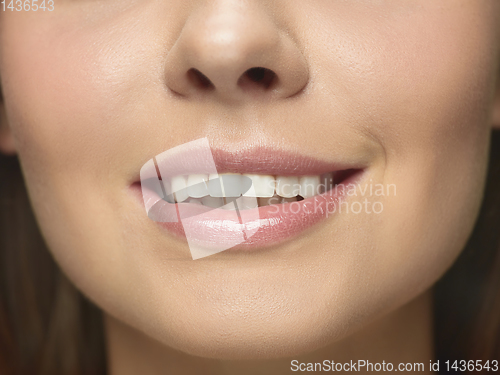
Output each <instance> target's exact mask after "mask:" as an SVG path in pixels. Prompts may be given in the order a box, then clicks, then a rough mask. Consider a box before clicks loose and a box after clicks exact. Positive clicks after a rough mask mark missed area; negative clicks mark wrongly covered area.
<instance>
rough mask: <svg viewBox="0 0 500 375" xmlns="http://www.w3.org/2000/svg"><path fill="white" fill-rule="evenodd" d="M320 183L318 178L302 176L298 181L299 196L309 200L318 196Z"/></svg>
mask: <svg viewBox="0 0 500 375" xmlns="http://www.w3.org/2000/svg"><path fill="white" fill-rule="evenodd" d="M320 183H321V181H320V177H319V176H302V177H301V178H300V180H299V184H300V193H299V195H300V196H301V197H303V198H311V197H314V196H315V195H318V194H319V185H320Z"/></svg>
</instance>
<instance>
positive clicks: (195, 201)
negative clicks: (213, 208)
mask: <svg viewBox="0 0 500 375" xmlns="http://www.w3.org/2000/svg"><path fill="white" fill-rule="evenodd" d="M187 203H191V204H196V205H198V206H201V205H202V203H201V201H200V200H199V199H196V198H189V199H188V201H187Z"/></svg>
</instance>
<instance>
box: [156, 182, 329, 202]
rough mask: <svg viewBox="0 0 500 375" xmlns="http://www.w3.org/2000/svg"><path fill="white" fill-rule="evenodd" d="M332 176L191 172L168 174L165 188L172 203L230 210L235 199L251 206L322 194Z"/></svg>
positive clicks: (327, 188)
mask: <svg viewBox="0 0 500 375" xmlns="http://www.w3.org/2000/svg"><path fill="white" fill-rule="evenodd" d="M334 177H335V174H334V173H325V174H322V175H321V176H301V177H298V176H276V177H273V176H270V175H256V174H239V173H224V174H210V175H208V174H192V175H189V176H175V177H172V178H171V180H170V183H166V184H165V185H166V187H170V189H167V188H166V189H165V190H166V192H167V195H168V194H169V193H170V194H171V193H173V194H174V197H175V202H178V203H180V202H184V201H186V200H187V201H188V203H192V204H202V205H204V206H207V207H211V208H221V207H222V206H227V207H224V208H225V209H234V207H235V205H234V203H232V202H234V201H236V199H238V202H237V204H238V207H239V206H242V207H241V209H252V208H256V207H257V206H264V205H270V204H278V203H286V202H295V201H296V200H297V199H296V197H297V196H299V195H300V196H301V197H302V198H310V197H313V196H315V195H318V194H322V193H324V192H325V191H327V190H329V189H331V188H332V187H333V186H334ZM249 184H250V186H249ZM242 193H243V196H242ZM256 198H258V199H256ZM172 203H173V202H172ZM257 203H258V205H257Z"/></svg>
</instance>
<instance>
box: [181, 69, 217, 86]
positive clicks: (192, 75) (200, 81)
mask: <svg viewBox="0 0 500 375" xmlns="http://www.w3.org/2000/svg"><path fill="white" fill-rule="evenodd" d="M187 75H188V79H189V80H190V81H191V82H192V83H193V85H194V86H196V87H199V88H203V89H213V88H215V86H214V84H213V83H212V82H211V81H210V80H209V79H208V78H207V76H206V75H204V74H203V73H202V72H200V71H199V70H198V69H195V68H191V69H189V70H188V72H187Z"/></svg>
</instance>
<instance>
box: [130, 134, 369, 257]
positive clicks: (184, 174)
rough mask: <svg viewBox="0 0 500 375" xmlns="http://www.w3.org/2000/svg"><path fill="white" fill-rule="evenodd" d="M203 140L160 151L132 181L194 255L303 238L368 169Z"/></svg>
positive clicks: (152, 212) (151, 212) (152, 214)
mask: <svg viewBox="0 0 500 375" xmlns="http://www.w3.org/2000/svg"><path fill="white" fill-rule="evenodd" d="M203 140H204V139H202V140H198V141H193V142H191V143H188V144H186V145H189V147H183V148H179V149H177V148H174V149H171V150H167V151H166V152H164V153H162V154H159V155H157V156H156V157H155V158H153V159H151V160H150V161H149V162H148V163H146V164H145V165H144V166H143V168H142V169H141V181H140V182H138V181H136V183H134V184H133V185H132V188H133V189H135V191H136V193H137V194H136V195H139V194H138V190H141V192H142V198H143V204H144V207H145V208H146V212H147V215H148V217H149V218H150V219H152V220H153V221H155V222H157V225H159V226H160V227H161V228H163V229H166V230H167V232H169V233H170V234H172V235H174V236H176V237H178V238H184V239H187V242H188V244H189V247H190V249H191V252H192V254H193V248H196V249H197V250H196V251H197V252H198V253H197V254H198V255H197V256H195V255H194V254H193V259H197V258H201V257H204V256H207V255H211V254H214V253H217V252H220V251H223V250H227V249H229V248H235V249H252V248H260V247H266V246H269V245H273V244H277V243H280V242H283V241H285V240H287V239H291V238H293V237H295V236H297V235H298V234H300V233H301V232H302V231H304V230H305V229H307V228H309V227H311V226H313V225H314V224H316V223H318V222H320V221H321V220H323V219H326V218H327V217H329V216H330V215H333V213H334V212H335V208H336V206H337V205H338V204H339V203H340V202H341V201H342V200H343V199H344V198H345V190H346V189H345V186H347V185H348V184H353V183H356V182H358V181H359V180H360V179H361V177H362V175H363V174H364V173H363V172H364V171H365V168H364V167H362V166H359V165H356V164H354V163H352V164H351V165H348V164H345V163H344V164H340V163H337V164H336V163H328V162H325V161H321V160H318V159H314V158H310V157H306V156H301V155H297V154H289V153H285V152H281V151H276V150H269V149H265V150H262V149H260V150H249V151H245V152H241V151H240V152H237V153H231V152H227V151H220V150H212V149H211V148H210V146H209V145H208V141H206V142H204V141H203ZM183 146H184V145H183ZM242 172H243V173H242ZM200 249H201V250H200ZM200 251H201V253H200ZM200 254H201V255H200Z"/></svg>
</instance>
